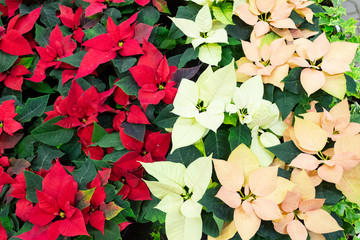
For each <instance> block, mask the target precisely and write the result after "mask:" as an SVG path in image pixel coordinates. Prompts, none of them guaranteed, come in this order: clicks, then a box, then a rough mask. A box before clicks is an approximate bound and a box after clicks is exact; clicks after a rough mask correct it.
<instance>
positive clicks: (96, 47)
mask: <svg viewBox="0 0 360 240" xmlns="http://www.w3.org/2000/svg"><path fill="white" fill-rule="evenodd" d="M136 17H137V14H134V15H133V16H131V17H130V18H129V19H128V20H126V21H124V22H122V23H120V24H119V26H116V24H115V23H114V21H113V20H112V19H111V17H109V18H108V21H107V26H106V28H107V33H103V34H100V35H99V36H97V37H94V38H92V39H90V40H88V41H86V42H84V43H83V46H86V47H88V48H89V51H88V52H87V53H86V54H85V56H84V58H83V60H82V62H81V64H80V68H79V70H78V73H77V75H76V78H81V77H84V76H86V75H89V74H90V73H92V72H93V71H94V70H95V69H96V68H97V67H98V66H99V65H100V64H102V63H106V62H108V61H110V60H111V59H114V58H115V57H116V52H118V53H119V54H120V55H121V56H133V55H138V54H142V53H143V51H142V49H141V47H140V44H139V42H138V41H137V40H135V39H133V37H134V35H135V26H134V24H133V23H134V22H135V20H136ZM131 24H133V25H131Z"/></svg>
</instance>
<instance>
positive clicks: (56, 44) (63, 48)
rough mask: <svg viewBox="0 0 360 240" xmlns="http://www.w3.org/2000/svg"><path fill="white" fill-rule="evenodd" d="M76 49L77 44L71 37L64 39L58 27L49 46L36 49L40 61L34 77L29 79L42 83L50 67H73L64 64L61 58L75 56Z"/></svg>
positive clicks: (51, 35) (51, 36)
mask: <svg viewBox="0 0 360 240" xmlns="http://www.w3.org/2000/svg"><path fill="white" fill-rule="evenodd" d="M75 49H76V43H75V42H74V41H73V40H71V36H70V35H69V36H66V37H64V36H63V34H62V32H61V30H60V28H59V26H58V25H56V26H55V28H54V30H53V31H52V32H51V34H50V38H49V45H48V46H46V47H36V50H37V52H38V53H39V55H40V60H39V62H38V63H37V65H36V68H35V70H34V75H33V76H32V77H31V78H29V80H30V81H33V82H41V81H42V80H44V79H45V78H46V75H45V70H46V69H47V68H49V67H55V69H56V68H59V67H60V66H61V67H65V68H66V67H68V68H69V67H70V68H71V69H73V67H72V66H70V65H67V64H64V63H63V62H61V61H60V58H64V57H68V56H70V55H72V54H73V52H74V50H75Z"/></svg>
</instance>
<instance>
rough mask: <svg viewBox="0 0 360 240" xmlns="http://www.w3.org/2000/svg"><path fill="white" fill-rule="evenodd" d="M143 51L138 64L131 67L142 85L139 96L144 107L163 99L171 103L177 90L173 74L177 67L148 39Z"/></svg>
mask: <svg viewBox="0 0 360 240" xmlns="http://www.w3.org/2000/svg"><path fill="white" fill-rule="evenodd" d="M143 51H144V55H143V56H141V57H140V59H139V62H138V64H137V65H136V66H134V67H131V68H130V69H129V71H130V72H131V74H132V76H133V77H134V79H135V81H136V82H137V83H138V85H139V86H140V87H141V88H140V90H139V97H138V98H139V101H140V103H141V105H142V107H143V108H144V109H146V107H147V106H148V105H149V104H154V105H156V104H158V103H159V102H160V101H161V100H163V101H164V102H165V103H167V104H171V103H172V102H173V101H174V98H175V95H176V92H177V88H175V85H176V83H175V82H174V81H171V76H172V74H173V73H174V72H175V71H176V70H177V67H175V66H169V65H168V63H167V60H166V57H165V56H163V55H162V54H161V52H160V51H159V50H157V49H156V48H155V46H154V45H152V44H151V43H149V42H147V41H144V42H143Z"/></svg>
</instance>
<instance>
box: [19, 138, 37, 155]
mask: <svg viewBox="0 0 360 240" xmlns="http://www.w3.org/2000/svg"><path fill="white" fill-rule="evenodd" d="M35 142H36V140H35V139H34V138H33V137H32V136H31V135H28V136H26V137H25V138H23V139H22V140H21V141H20V142H19V143H18V144H17V145H16V147H15V153H16V155H17V156H18V157H19V158H27V157H31V156H32V155H33V154H34V143H35Z"/></svg>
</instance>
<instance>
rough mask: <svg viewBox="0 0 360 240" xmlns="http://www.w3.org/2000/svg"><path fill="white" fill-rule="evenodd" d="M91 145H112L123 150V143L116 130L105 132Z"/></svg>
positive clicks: (107, 146)
mask: <svg viewBox="0 0 360 240" xmlns="http://www.w3.org/2000/svg"><path fill="white" fill-rule="evenodd" d="M93 146H100V147H104V148H109V147H113V148H115V149H116V150H123V149H125V148H124V145H123V144H122V142H121V139H120V134H119V133H118V132H115V133H111V134H107V135H105V136H103V137H102V138H101V139H100V140H98V141H97V142H96V143H94V144H93Z"/></svg>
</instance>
